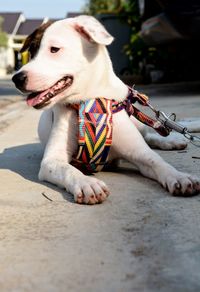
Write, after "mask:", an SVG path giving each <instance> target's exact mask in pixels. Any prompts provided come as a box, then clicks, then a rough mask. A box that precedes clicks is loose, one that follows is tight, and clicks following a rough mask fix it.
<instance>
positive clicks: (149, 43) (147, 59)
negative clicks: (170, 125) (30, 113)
mask: <svg viewBox="0 0 200 292" xmlns="http://www.w3.org/2000/svg"><path fill="white" fill-rule="evenodd" d="M15 2H16V3H13V0H7V1H5V0H0V77H4V76H6V75H9V74H12V73H13V72H14V71H16V70H18V69H19V68H20V67H21V66H22V65H23V64H24V63H26V61H27V56H26V54H24V55H21V54H20V53H19V51H20V49H21V47H22V44H23V42H24V40H25V38H26V37H27V36H28V35H29V34H30V33H31V32H33V31H34V30H35V29H36V28H37V27H38V26H39V25H41V24H42V23H45V22H47V21H48V20H52V21H55V20H58V19H62V18H66V17H72V16H77V15H80V14H89V15H94V16H95V17H96V18H97V19H99V20H100V21H101V22H102V23H103V25H104V26H105V27H106V28H107V29H108V31H109V32H110V33H111V34H112V35H113V36H114V37H115V41H114V42H113V44H112V45H110V46H109V47H108V50H109V52H110V56H111V59H112V61H113V66H114V69H115V71H116V73H117V75H118V76H119V77H120V78H122V79H123V80H124V81H125V82H127V83H129V84H133V83H134V84H149V83H170V82H180V81H199V79H200V70H199V64H200V1H199V0H190V1H188V0H109V1H106V0H100V1H97V0H72V1H69V0H68V1H67V0H57V1H53V2H50V1H47V0H43V1H38V0H34V1H33V0H20V1H15Z"/></svg>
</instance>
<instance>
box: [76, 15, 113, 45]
mask: <svg viewBox="0 0 200 292" xmlns="http://www.w3.org/2000/svg"><path fill="white" fill-rule="evenodd" d="M72 23H73V26H74V28H75V29H76V31H78V32H79V33H80V34H81V35H82V36H83V37H84V38H86V39H87V40H88V41H90V42H93V43H97V44H102V45H106V46H107V45H110V44H111V43H112V41H113V40H114V38H113V37H112V36H111V34H109V32H108V31H107V30H106V29H105V27H104V26H103V25H102V24H101V23H100V22H99V21H98V20H97V19H96V18H94V17H93V16H88V15H81V16H78V17H75V18H73V22H72Z"/></svg>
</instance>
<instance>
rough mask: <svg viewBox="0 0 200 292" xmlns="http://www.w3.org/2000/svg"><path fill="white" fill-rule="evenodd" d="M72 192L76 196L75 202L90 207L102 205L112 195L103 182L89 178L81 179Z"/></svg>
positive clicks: (76, 182) (83, 177) (75, 183)
mask: <svg viewBox="0 0 200 292" xmlns="http://www.w3.org/2000/svg"><path fill="white" fill-rule="evenodd" d="M70 192H71V193H72V194H73V195H74V200H75V202H77V203H79V204H89V205H94V204H98V203H102V202H103V201H105V200H106V198H107V197H108V196H109V194H110V193H109V190H108V187H107V186H106V184H105V183H104V182H103V181H101V180H99V179H96V178H94V177H89V176H82V177H81V178H80V177H79V179H78V180H76V181H75V182H74V184H73V186H72V188H71V189H70Z"/></svg>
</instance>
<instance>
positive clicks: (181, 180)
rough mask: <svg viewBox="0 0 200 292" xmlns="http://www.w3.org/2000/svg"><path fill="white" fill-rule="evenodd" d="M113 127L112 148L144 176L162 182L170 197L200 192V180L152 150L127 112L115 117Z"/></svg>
mask: <svg viewBox="0 0 200 292" xmlns="http://www.w3.org/2000/svg"><path fill="white" fill-rule="evenodd" d="M113 125H114V130H113V147H114V150H115V152H116V153H117V154H118V156H119V157H121V158H124V159H126V160H128V161H130V162H132V163H133V164H135V165H136V166H137V167H138V169H139V170H140V172H141V173H142V174H143V175H145V176H147V177H149V178H152V179H154V180H157V181H158V182H160V183H161V184H162V186H163V187H164V188H166V189H167V190H169V192H170V193H171V194H175V195H185V196H186V195H195V194H197V193H199V192H200V179H198V178H196V177H194V176H191V175H189V174H186V173H182V172H179V171H177V170H176V169H175V168H174V167H172V166H171V165H169V164H168V163H167V162H165V161H164V160H163V159H162V158H161V157H160V156H159V155H157V154H156V153H155V152H154V151H152V150H151V149H150V148H149V146H148V145H147V144H146V142H145V141H144V139H143V137H142V135H141V134H140V133H139V131H138V130H137V128H136V127H135V125H133V123H132V122H131V121H130V118H129V117H128V115H127V114H126V113H125V111H121V112H119V113H117V114H115V115H114V117H113Z"/></svg>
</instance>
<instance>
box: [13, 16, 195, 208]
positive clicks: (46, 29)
mask: <svg viewBox="0 0 200 292" xmlns="http://www.w3.org/2000/svg"><path fill="white" fill-rule="evenodd" d="M112 41H113V37H112V36H111V35H110V34H109V33H108V32H107V31H106V30H105V28H104V27H103V26H102V25H101V24H100V23H99V22H98V21H97V20H96V19H95V18H93V17H91V16H79V17H75V18H69V19H64V20H60V21H56V22H55V23H53V24H46V25H43V26H41V27H40V28H38V29H37V30H36V31H34V33H33V34H32V35H30V36H29V37H28V38H27V40H26V42H25V44H24V47H23V49H22V50H23V51H25V50H28V51H29V53H30V61H29V63H27V64H26V65H25V66H23V67H22V68H21V69H20V70H19V71H18V72H17V73H16V74H15V75H14V77H13V81H14V83H15V85H16V87H17V88H18V89H20V90H21V91H22V92H23V93H25V94H27V95H28V98H27V102H28V104H29V105H30V106H33V107H35V108H37V109H38V108H43V107H46V108H47V109H48V110H46V111H44V112H43V114H42V116H41V119H40V123H39V136H40V139H41V141H42V143H44V144H45V145H46V147H45V151H44V157H43V159H42V162H41V168H40V172H39V179H40V180H44V181H48V182H51V183H53V184H56V185H58V186H60V187H64V188H65V189H66V190H67V191H68V192H70V193H71V194H73V196H74V200H75V201H76V202H78V203H85V204H96V203H100V202H103V201H104V200H105V199H106V197H107V196H108V195H109V190H108V187H107V186H106V184H105V183H104V182H102V181H100V180H98V179H97V178H95V177H94V176H86V175H85V174H83V173H82V172H81V171H80V170H78V169H77V168H75V167H74V166H72V165H71V164H70V163H71V161H72V157H73V155H75V153H76V152H77V148H78V142H77V131H78V122H77V112H76V110H75V109H74V108H72V107H71V106H70V104H74V103H75V104H78V103H80V102H81V101H84V100H87V99H94V98H97V97H100V96H101V97H106V98H107V99H110V100H111V99H114V100H116V101H119V102H120V101H123V100H124V99H126V97H127V94H128V88H127V86H126V85H125V84H124V83H123V82H122V81H121V80H120V79H119V78H118V77H117V76H116V75H115V73H114V72H113V68H112V64H111V60H110V58H109V55H108V52H107V49H106V47H105V46H106V45H109V44H110V43H111V42H112ZM138 127H140V123H139V122H137V123H135V124H134V123H133V122H132V121H131V119H130V118H129V116H128V115H127V113H126V111H125V110H121V111H120V112H118V113H115V114H113V139H112V146H111V150H110V152H109V161H112V160H114V159H116V158H123V159H126V160H128V161H129V162H131V163H133V164H134V165H136V166H137V167H138V169H139V170H140V172H141V173H142V174H143V175H144V176H146V177H149V178H151V179H154V180H156V181H158V182H159V183H160V184H161V185H162V186H163V187H164V188H165V189H167V190H169V192H170V193H171V194H174V195H183V196H184V195H195V194H197V193H199V192H200V179H198V178H196V177H194V176H191V175H189V174H186V173H182V172H179V171H177V170H176V169H175V168H174V167H172V166H171V165H169V164H168V163H166V162H165V161H164V160H163V159H162V158H161V157H160V156H159V155H157V154H156V153H155V152H154V151H152V150H151V149H150V148H149V146H148V145H147V143H148V142H149V143H150V144H151V145H153V146H154V147H158V148H161V149H181V148H184V147H186V142H185V141H183V140H178V141H177V140H175V139H173V138H171V136H170V137H169V138H163V137H160V136H159V135H157V134H152V135H150V134H149V133H146V136H144V138H143V136H142V135H141V133H140V132H139V130H138ZM145 140H146V142H147V143H146V142H145Z"/></svg>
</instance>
